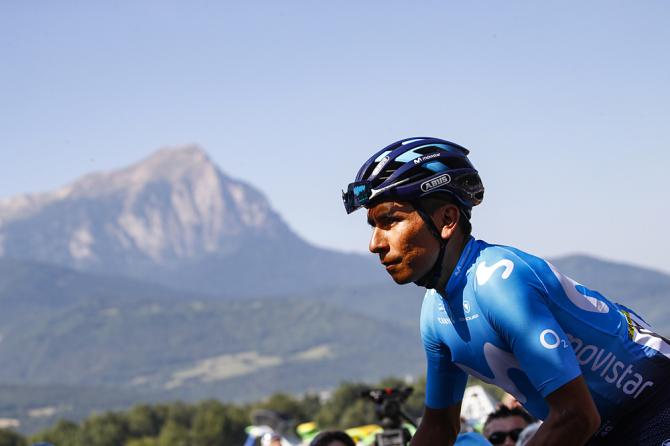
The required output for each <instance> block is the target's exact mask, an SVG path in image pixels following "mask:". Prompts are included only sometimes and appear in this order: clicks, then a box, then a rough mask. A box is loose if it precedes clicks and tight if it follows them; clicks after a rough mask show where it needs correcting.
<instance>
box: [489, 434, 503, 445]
mask: <svg viewBox="0 0 670 446" xmlns="http://www.w3.org/2000/svg"><path fill="white" fill-rule="evenodd" d="M505 437H507V434H506V433H505V432H494V433H492V434H491V435H489V441H490V442H491V443H492V444H502V442H503V441H505Z"/></svg>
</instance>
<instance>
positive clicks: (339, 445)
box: [309, 431, 356, 446]
mask: <svg viewBox="0 0 670 446" xmlns="http://www.w3.org/2000/svg"><path fill="white" fill-rule="evenodd" d="M309 446H356V443H354V440H353V439H352V438H351V437H350V436H349V435H347V433H346V432H343V431H323V432H321V433H320V434H319V435H317V436H316V437H314V439H313V440H312V442H311V443H310V444H309Z"/></svg>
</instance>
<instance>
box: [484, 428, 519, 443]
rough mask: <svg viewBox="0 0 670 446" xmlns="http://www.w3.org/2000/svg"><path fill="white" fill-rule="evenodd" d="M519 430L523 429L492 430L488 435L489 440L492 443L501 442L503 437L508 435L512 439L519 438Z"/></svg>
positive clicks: (503, 440)
mask: <svg viewBox="0 0 670 446" xmlns="http://www.w3.org/2000/svg"><path fill="white" fill-rule="evenodd" d="M521 431H523V429H514V430H512V431H508V432H493V433H492V434H491V435H489V441H490V442H491V443H493V444H503V443H504V442H505V438H507V437H508V436H509V437H510V438H511V439H512V440H513V441H517V440H518V439H519V435H521Z"/></svg>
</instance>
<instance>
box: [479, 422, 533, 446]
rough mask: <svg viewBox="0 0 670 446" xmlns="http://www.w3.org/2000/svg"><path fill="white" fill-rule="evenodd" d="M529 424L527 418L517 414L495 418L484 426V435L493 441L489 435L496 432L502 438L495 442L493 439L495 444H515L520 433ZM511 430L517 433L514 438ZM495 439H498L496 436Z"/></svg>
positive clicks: (499, 445) (502, 445)
mask: <svg viewBox="0 0 670 446" xmlns="http://www.w3.org/2000/svg"><path fill="white" fill-rule="evenodd" d="M527 425H528V423H527V422H526V420H524V419H523V418H521V417H519V416H516V415H513V416H511V417H502V418H495V419H493V420H491V421H490V422H489V423H488V424H487V425H486V426H485V427H484V436H485V437H486V438H487V439H489V441H491V439H490V438H489V437H491V435H492V434H494V433H495V437H498V438H502V440H500V442H498V443H493V441H491V443H493V444H494V445H495V446H514V445H515V444H516V439H517V438H519V433H520V432H521V430H523V428H524V427H526V426H527ZM510 432H515V433H516V435H514V439H512V436H511V435H509V433H510ZM493 440H496V438H493Z"/></svg>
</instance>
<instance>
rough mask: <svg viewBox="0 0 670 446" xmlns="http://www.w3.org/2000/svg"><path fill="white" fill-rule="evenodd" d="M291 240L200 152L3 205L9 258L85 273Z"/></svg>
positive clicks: (186, 150) (246, 189)
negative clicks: (248, 242) (259, 242)
mask: <svg viewBox="0 0 670 446" xmlns="http://www.w3.org/2000/svg"><path fill="white" fill-rule="evenodd" d="M31 228H32V229H31ZM286 234H290V230H289V229H288V227H286V225H285V224H284V223H283V221H282V220H281V218H280V217H279V216H278V215H277V214H276V213H275V212H274V211H273V210H272V209H271V207H270V205H269V203H268V201H267V200H266V198H265V197H264V196H263V194H262V193H261V192H259V191H258V190H256V189H255V188H253V187H252V186H250V185H248V184H246V183H243V182H241V181H238V180H235V179H233V178H230V177H228V176H226V175H225V174H223V173H222V172H221V171H220V170H219V168H218V167H217V166H216V165H215V164H214V162H213V161H212V160H211V159H210V158H209V157H208V155H207V154H206V153H205V151H204V150H203V149H202V148H200V147H199V146H197V145H185V146H175V147H166V148H162V149H160V150H158V151H156V152H155V153H153V154H152V155H150V156H149V157H147V158H145V159H144V160H142V161H140V162H138V163H136V164H133V165H131V166H128V167H126V168H124V169H120V170H116V171H110V172H98V173H92V174H89V175H86V176H85V177H83V178H81V179H79V180H77V181H75V182H73V183H71V184H69V185H67V186H64V187H62V188H60V189H58V190H56V191H54V192H49V193H44V194H33V195H24V196H19V197H14V198H10V199H6V200H4V201H2V202H0V255H3V254H4V255H8V256H15V257H20V258H28V259H33V260H41V261H47V262H51V263H56V264H64V265H66V266H75V267H82V268H84V269H87V267H88V266H91V265H97V266H98V267H104V268H108V267H109V265H110V263H111V264H119V263H121V265H118V267H119V268H121V269H126V268H127V267H129V265H131V264H132V265H136V264H162V265H164V264H168V263H175V262H178V261H180V260H183V259H189V258H196V257H199V256H202V255H210V254H217V253H219V252H230V250H231V249H232V248H231V246H235V245H236V244H237V243H238V241H239V240H242V239H244V240H247V239H253V238H258V237H261V238H273V237H274V238H276V237H280V236H283V235H286ZM124 263H126V265H123V264H124ZM103 265H104V266H103ZM131 268H132V267H131Z"/></svg>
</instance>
